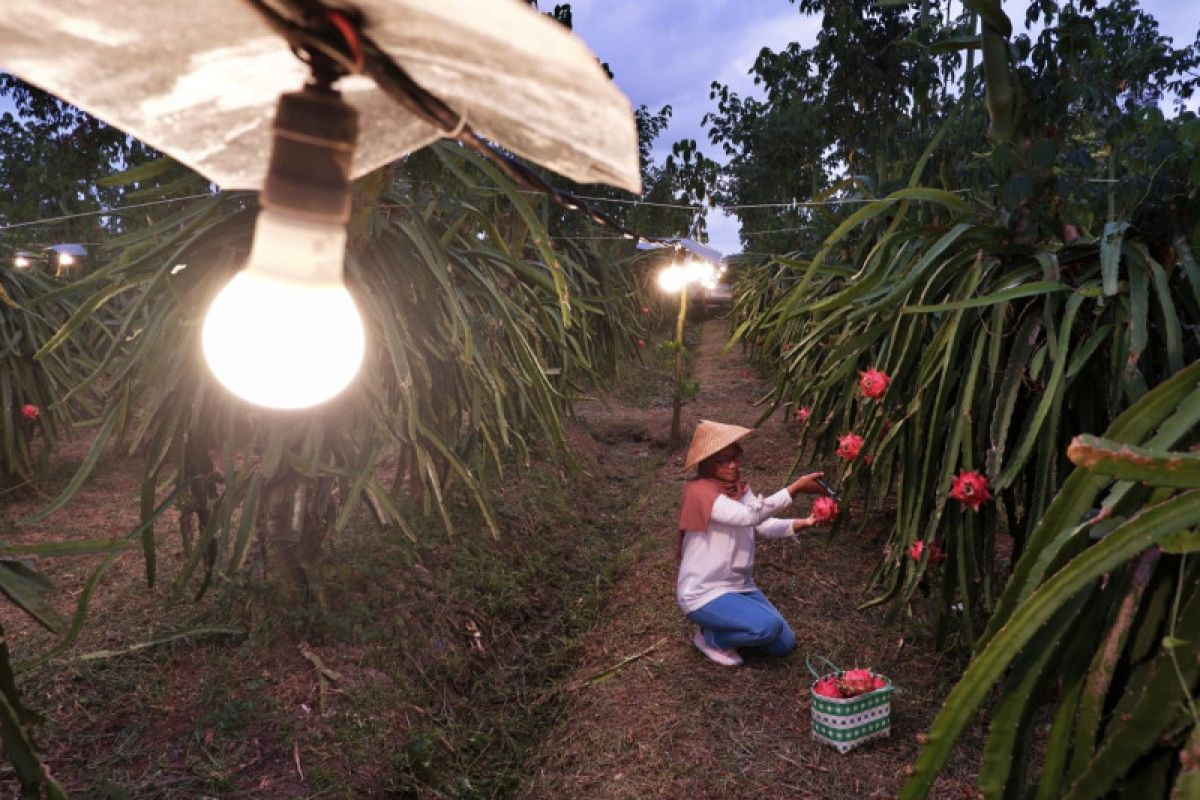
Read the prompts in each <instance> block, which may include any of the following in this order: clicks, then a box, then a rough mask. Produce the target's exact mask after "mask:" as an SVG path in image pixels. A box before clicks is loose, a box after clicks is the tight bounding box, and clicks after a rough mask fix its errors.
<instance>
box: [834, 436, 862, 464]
mask: <svg viewBox="0 0 1200 800" xmlns="http://www.w3.org/2000/svg"><path fill="white" fill-rule="evenodd" d="M862 443H863V440H862V437H861V436H859V435H858V434H856V433H847V434H846V435H845V436H843V437H841V438H839V439H838V446H837V454H838V455H839V456H841V457H842V458H844V459H846V460H847V461H853V460H854V459H855V457H857V456H858V451H859V450H861V449H862Z"/></svg>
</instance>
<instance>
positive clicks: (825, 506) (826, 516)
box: [812, 497, 840, 522]
mask: <svg viewBox="0 0 1200 800" xmlns="http://www.w3.org/2000/svg"><path fill="white" fill-rule="evenodd" d="M838 511H840V509H839V508H838V504H837V501H836V500H834V499H833V498H832V497H818V498H817V499H816V500H813V504H812V516H813V519H815V520H816V521H817V522H829V521H830V520H832V519H836V518H837V515H838Z"/></svg>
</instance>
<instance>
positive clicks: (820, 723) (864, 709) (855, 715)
mask: <svg viewBox="0 0 1200 800" xmlns="http://www.w3.org/2000/svg"><path fill="white" fill-rule="evenodd" d="M814 660H816V661H817V662H820V666H821V669H822V670H823V671H818V669H817V668H816V667H814V666H813V661H814ZM805 664H806V665H807V666H808V671H809V672H811V673H812V675H813V682H812V684H810V685H809V689H808V692H809V695H810V697H811V699H812V734H813V738H814V739H816V740H817V741H818V742H824V743H825V744H827V745H829V746H831V747H833V748H835V749H836V750H837V751H838V752H839V753H848V752H850V751H851V750H853V749H854V748H856V747H858V746H859V745H860V744H862V743H863V742H868V741H870V740H871V739H876V738H879V737H883V736H889V735H890V734H891V732H892V690H893V688H894V687H893V686H892V682H891V681H890V680H888V678H887V677H886V676H884V675H877V674H876V673H874V672H872V673H871V675H872V676H873V677H880V678H883V679H884V680H885V681H888V684H887V686H884V687H883V688H882V689H875V690H873V691H870V692H865V693H864V694H860V695H858V696H857V697H849V698H845V699H843V698H839V697H822V696H821V695H819V694H817V693H816V691H815V688H816V685H817V681H819V680H821V679H822V678H827V677H830V676H834V677H838V678H840V677H841V676H842V673H843V670H841V669H839V668H838V667H837V665H836V664H834V663H833V662H831V661H830V660H829V659H827V658H824V657H822V656H815V657H813V658H806V659H805Z"/></svg>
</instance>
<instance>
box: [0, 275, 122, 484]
mask: <svg viewBox="0 0 1200 800" xmlns="http://www.w3.org/2000/svg"><path fill="white" fill-rule="evenodd" d="M55 288H56V286H55V284H54V283H53V282H52V281H51V280H50V279H48V278H46V277H44V276H42V275H41V274H39V273H38V272H36V271H34V270H18V269H11V268H9V267H8V266H7V265H6V266H4V267H3V268H0V487H11V485H12V483H13V482H14V481H27V482H32V481H34V480H35V479H36V478H38V477H40V476H42V475H44V473H45V471H46V469H47V466H48V458H49V454H50V452H51V451H52V450H53V448H54V445H55V443H56V442H57V441H58V439H59V438H60V437H61V436H62V435H63V434H65V433H66V432H67V431H68V430H69V429H70V427H71V425H72V424H73V423H74V422H76V421H78V420H79V419H80V417H81V416H82V415H85V414H88V413H91V412H90V409H92V408H94V407H95V404H94V400H95V396H94V395H93V394H84V395H80V394H78V393H75V392H74V391H73V389H74V386H75V384H76V382H77V380H78V377H79V374H80V372H81V371H83V370H84V369H86V368H87V366H88V364H89V363H91V361H92V359H91V357H90V353H89V349H90V348H89V347H88V346H87V345H86V344H84V342H86V341H87V339H88V337H89V336H91V337H104V336H110V335H111V334H110V333H109V331H107V330H106V329H105V328H104V327H103V326H102V325H101V324H99V323H98V322H97V321H95V320H84V321H83V322H82V325H83V328H84V330H83V331H82V335H81V337H80V340H79V341H73V342H71V343H70V344H68V345H67V346H65V347H64V348H63V349H62V350H61V351H60V352H58V353H55V354H54V355H53V356H51V357H49V358H45V359H36V358H35V355H36V353H37V351H38V349H39V348H40V346H41V344H42V343H43V342H45V341H47V340H49V339H50V338H51V337H52V336H53V335H54V333H55V331H56V330H57V329H58V327H59V326H61V325H62V324H63V322H64V321H65V320H66V319H67V318H68V317H69V316H71V315H72V314H73V313H74V312H75V308H76V303H74V302H72V301H71V300H69V299H66V298H63V297H62V296H61V295H56V294H55V293H54V292H53V291H52V290H53V289H55ZM27 405H31V406H34V408H35V409H36V417H29V416H26V414H24V413H23V409H24V408H25V406H27Z"/></svg>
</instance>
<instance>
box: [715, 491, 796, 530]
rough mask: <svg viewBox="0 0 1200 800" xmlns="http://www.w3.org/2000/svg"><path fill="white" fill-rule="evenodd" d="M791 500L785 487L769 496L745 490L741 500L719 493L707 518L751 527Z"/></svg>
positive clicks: (780, 509)
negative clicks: (760, 495)
mask: <svg viewBox="0 0 1200 800" xmlns="http://www.w3.org/2000/svg"><path fill="white" fill-rule="evenodd" d="M791 502H792V496H791V494H790V493H789V492H788V491H787V489H780V490H779V491H778V492H776V493H775V494H773V495H770V496H769V497H759V496H758V495H756V494H753V493H751V492H746V494H744V495H742V498H741V500H734V499H733V498H731V497H726V496H725V495H723V494H720V495H717V500H716V502H715V503H713V509H712V516H710V517H709V520H710V521H712V522H716V523H719V524H721V525H729V526H732V527H735V528H752V527H754V526H755V525H757V524H758V523H760V522H762V521H763V520H765V519H770V518H771V517H773V516H775V515H776V514H778V513H779V512H780V511H782V510H783V509H785V508H787V507H788V506H789V505H790V504H791Z"/></svg>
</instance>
